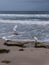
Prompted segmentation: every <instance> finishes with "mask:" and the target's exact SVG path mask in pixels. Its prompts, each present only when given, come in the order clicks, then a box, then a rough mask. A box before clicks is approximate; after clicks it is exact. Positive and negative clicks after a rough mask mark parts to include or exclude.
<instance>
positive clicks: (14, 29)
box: [13, 25, 18, 35]
mask: <svg viewBox="0 0 49 65" xmlns="http://www.w3.org/2000/svg"><path fill="white" fill-rule="evenodd" d="M16 28H17V25H15V26H14V28H13V31H14V35H18V33H16Z"/></svg>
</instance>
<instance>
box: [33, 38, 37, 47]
mask: <svg viewBox="0 0 49 65" xmlns="http://www.w3.org/2000/svg"><path fill="white" fill-rule="evenodd" d="M34 40H35V47H37V44H38V42H37V41H38V38H37V37H34Z"/></svg>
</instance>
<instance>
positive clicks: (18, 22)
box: [0, 12, 49, 42]
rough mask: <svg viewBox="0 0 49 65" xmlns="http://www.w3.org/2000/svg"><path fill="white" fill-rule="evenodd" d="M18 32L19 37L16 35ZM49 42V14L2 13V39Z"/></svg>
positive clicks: (0, 17)
mask: <svg viewBox="0 0 49 65" xmlns="http://www.w3.org/2000/svg"><path fill="white" fill-rule="evenodd" d="M14 32H16V33H18V34H19V35H14V34H13V33H14ZM3 37H6V38H7V39H13V40H27V39H29V40H34V37H37V39H38V40H39V41H44V42H49V14H43V13H41V14H40V13H37V14H35V13H34V14H33V13H32V14H31V13H30V14H29V13H25V14H23V13H21V14H20V13H19V14H17V13H11V14H10V13H5V12H4V13H0V38H3Z"/></svg>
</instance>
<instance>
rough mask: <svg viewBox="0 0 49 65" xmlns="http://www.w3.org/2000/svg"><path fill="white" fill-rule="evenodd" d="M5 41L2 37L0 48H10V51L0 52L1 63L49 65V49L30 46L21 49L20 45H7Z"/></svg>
mask: <svg viewBox="0 0 49 65" xmlns="http://www.w3.org/2000/svg"><path fill="white" fill-rule="evenodd" d="M4 42H5V40H2V39H0V49H9V50H10V52H9V53H2V54H0V65H49V49H45V48H32V47H30V48H24V51H19V49H21V48H20V47H16V46H11V47H7V46H4ZM2 61H10V62H9V63H3V62H2Z"/></svg>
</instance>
